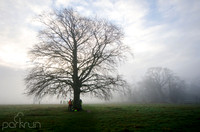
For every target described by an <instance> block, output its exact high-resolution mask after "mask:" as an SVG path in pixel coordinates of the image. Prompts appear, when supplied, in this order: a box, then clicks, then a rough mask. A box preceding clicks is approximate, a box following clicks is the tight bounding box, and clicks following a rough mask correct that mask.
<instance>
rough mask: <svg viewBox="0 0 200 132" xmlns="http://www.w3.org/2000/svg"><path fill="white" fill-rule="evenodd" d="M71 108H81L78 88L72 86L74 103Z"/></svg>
mask: <svg viewBox="0 0 200 132" xmlns="http://www.w3.org/2000/svg"><path fill="white" fill-rule="evenodd" d="M73 108H74V109H77V110H78V111H79V110H82V109H81V103H80V88H79V87H76V88H74V104H73Z"/></svg>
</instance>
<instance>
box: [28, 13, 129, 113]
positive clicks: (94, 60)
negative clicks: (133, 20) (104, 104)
mask: <svg viewBox="0 0 200 132" xmlns="http://www.w3.org/2000/svg"><path fill="white" fill-rule="evenodd" d="M38 19H39V21H40V22H41V23H42V24H43V29H42V30H41V31H40V32H39V35H38V38H39V40H40V42H39V43H38V44H36V45H35V46H34V47H33V49H32V50H31V51H30V56H31V60H32V62H33V63H34V67H33V68H32V70H31V71H30V72H29V74H28V75H27V77H26V78H25V81H26V84H27V93H28V95H34V96H35V97H38V98H42V97H44V96H45V95H58V96H64V97H66V96H67V95H68V94H73V95H74V96H73V97H74V107H75V108H77V109H79V108H81V107H80V101H79V100H80V94H81V93H88V92H89V93H91V94H92V95H94V96H96V97H99V98H104V99H109V97H111V91H112V90H119V89H121V88H123V87H124V86H125V84H126V82H125V81H124V80H123V79H122V77H121V76H120V75H118V73H117V69H116V68H117V64H118V62H120V61H122V60H124V59H125V58H126V53H128V51H129V50H128V47H127V46H125V45H123V43H122V41H121V40H122V38H123V36H124V34H123V32H122V31H121V29H120V28H119V27H117V26H116V25H114V24H112V23H110V22H108V21H106V20H100V19H97V18H93V19H92V18H86V17H83V16H81V15H79V14H78V13H77V12H76V11H74V10H73V9H62V10H59V11H53V12H51V13H44V14H42V15H40V16H39V17H38Z"/></svg>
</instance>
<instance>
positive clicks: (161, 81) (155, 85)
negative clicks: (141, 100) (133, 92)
mask: <svg viewBox="0 0 200 132" xmlns="http://www.w3.org/2000/svg"><path fill="white" fill-rule="evenodd" d="M140 87H141V88H144V89H145V93H146V97H147V98H148V100H149V101H152V102H172V103H178V102H180V100H181V99H183V96H184V92H183V91H184V88H185V83H184V81H183V80H181V79H180V78H179V77H178V76H176V75H175V74H174V73H173V71H171V70H170V69H168V68H162V67H152V68H149V69H148V70H147V73H146V76H145V77H144V79H143V80H142V81H141V82H140Z"/></svg>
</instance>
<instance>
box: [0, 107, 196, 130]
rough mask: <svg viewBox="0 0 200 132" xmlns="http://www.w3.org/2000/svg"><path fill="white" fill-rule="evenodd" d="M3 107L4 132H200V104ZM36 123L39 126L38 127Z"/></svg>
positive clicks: (0, 113)
mask: <svg viewBox="0 0 200 132" xmlns="http://www.w3.org/2000/svg"><path fill="white" fill-rule="evenodd" d="M83 108H84V111H81V112H68V111H67V106H66V105H0V125H1V130H3V131H66V132H77V131H91V132H94V131H99V132H101V131H108V132H109V131H200V105H172V104H121V105H120V104H104V105H103V104H90V105H89V104H88V105H83ZM34 123H35V124H34Z"/></svg>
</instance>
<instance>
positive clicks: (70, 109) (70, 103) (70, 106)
mask: <svg viewBox="0 0 200 132" xmlns="http://www.w3.org/2000/svg"><path fill="white" fill-rule="evenodd" d="M72 106H73V104H72V100H71V99H70V100H69V102H68V111H72Z"/></svg>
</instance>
